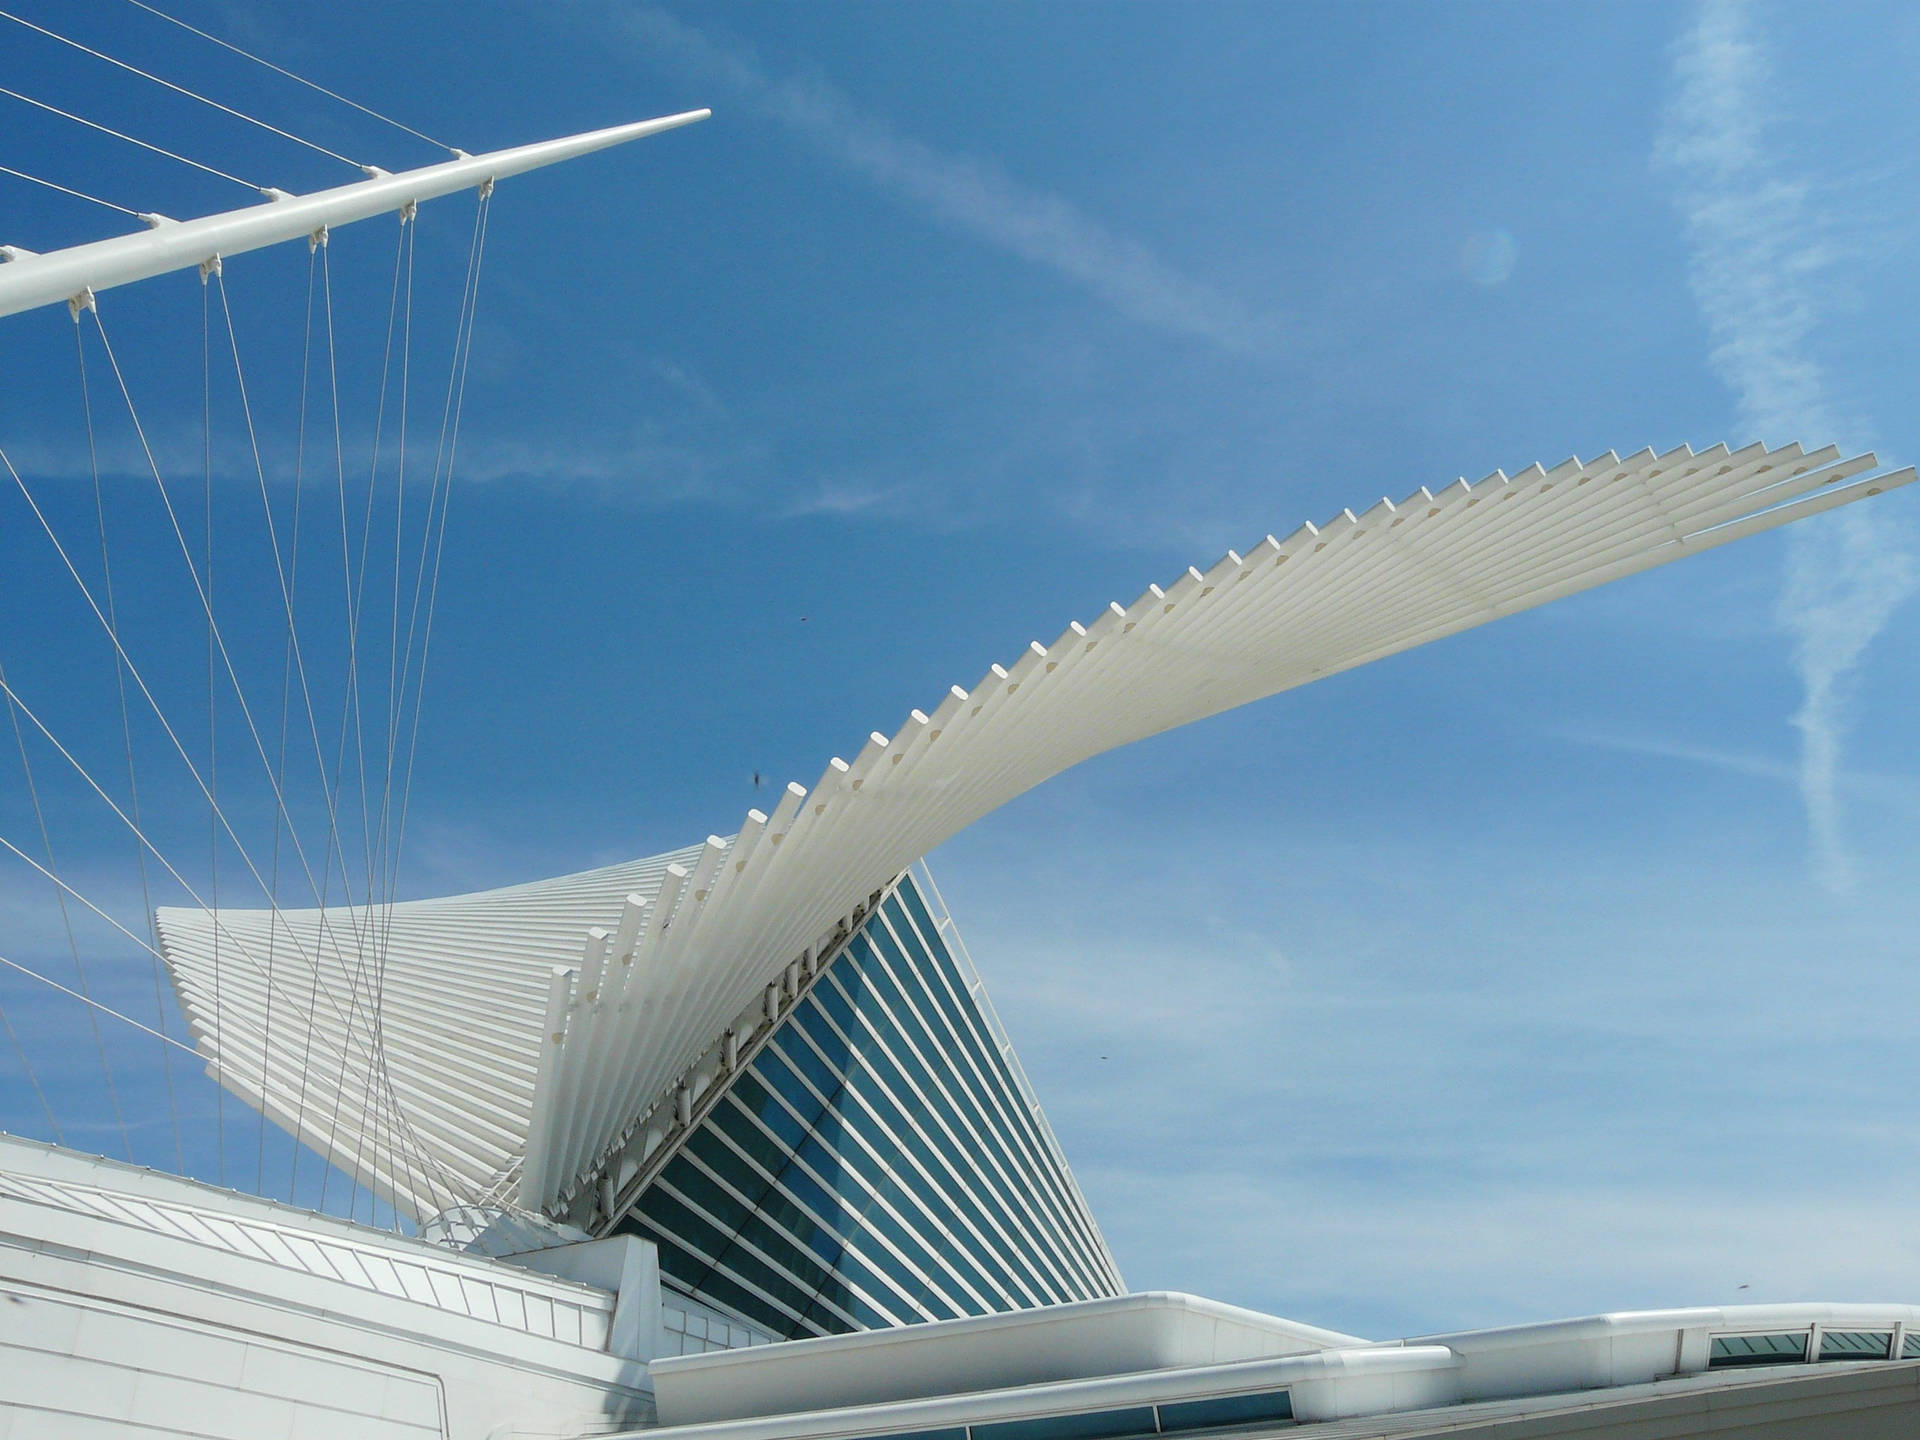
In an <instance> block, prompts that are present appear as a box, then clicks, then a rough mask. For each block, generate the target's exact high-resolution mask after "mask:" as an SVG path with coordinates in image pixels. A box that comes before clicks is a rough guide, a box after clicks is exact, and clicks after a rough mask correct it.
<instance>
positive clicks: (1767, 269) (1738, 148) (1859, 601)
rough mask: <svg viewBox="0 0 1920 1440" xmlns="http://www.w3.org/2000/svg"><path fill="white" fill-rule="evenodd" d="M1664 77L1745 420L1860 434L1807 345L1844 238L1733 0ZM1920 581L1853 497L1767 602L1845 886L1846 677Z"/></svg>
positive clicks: (1726, 359) (1702, 274)
mask: <svg viewBox="0 0 1920 1440" xmlns="http://www.w3.org/2000/svg"><path fill="white" fill-rule="evenodd" d="M1673 75H1674V81H1675V87H1676V88H1675V94H1674V98H1673V101H1672V103H1671V106H1670V108H1669V111H1668V114H1667V117H1666V123H1665V126H1664V128H1663V130H1662V133H1661V136H1660V139H1659V142H1658V145H1657V148H1656V151H1655V161H1656V163H1657V164H1658V165H1659V166H1660V167H1661V168H1662V169H1663V170H1664V171H1665V172H1666V173H1667V174H1669V175H1670V176H1671V177H1672V178H1673V179H1674V181H1675V182H1676V185H1677V188H1678V193H1677V196H1676V205H1677V206H1678V208H1679V211H1680V214H1681V217H1682V219H1683V221H1684V222H1685V225H1686V232H1687V241H1688V247H1689V251H1690V256H1689V261H1690V264H1689V270H1690V279H1691V283H1692V288H1693V293H1694V297H1695V299H1696V301H1697V302H1698V304H1699V306H1700V311H1701V314H1702V316H1703V317H1704V318H1705V320H1706V322H1707V329H1708V333H1709V335H1710V337H1711V339H1712V344H1713V352H1712V360H1713V365H1714V368H1715V369H1716V370H1717V371H1718V372H1719V374H1720V376H1721V378H1722V379H1723V380H1724V381H1725V382H1726V383H1727V385H1728V386H1729V387H1730V388H1731V389H1732V391H1733V393H1734V396H1735V398H1736V400H1737V402H1738V406H1739V414H1740V420H1741V423H1742V425H1743V426H1744V427H1745V428H1746V430H1747V433H1748V434H1750V435H1753V436H1759V437H1765V438H1767V439H1769V440H1771V441H1773V442H1776V443H1777V442H1778V441H1780V440H1782V439H1786V438H1804V439H1806V440H1807V441H1808V442H1809V443H1813V444H1824V443H1826V442H1827V441H1828V440H1833V439H1850V440H1852V441H1853V442H1854V443H1862V442H1864V441H1865V440H1866V439H1867V435H1866V433H1865V432H1866V431H1867V429H1868V427H1867V426H1866V425H1865V424H1863V423H1862V421H1861V420H1860V419H1859V418H1858V417H1856V416H1853V415H1850V414H1847V413H1845V410H1844V408H1843V407H1842V406H1841V405H1840V404H1839V403H1838V402H1837V401H1836V399H1835V397H1834V395H1833V393H1832V387H1831V385H1830V383H1829V381H1828V379H1827V376H1826V374H1825V372H1824V370H1823V368H1822V367H1821V365H1820V364H1819V362H1818V361H1817V360H1816V359H1815V358H1814V356H1813V354H1812V353H1811V352H1812V344H1813V340H1814V337H1815V334H1816V332H1817V330H1818V328H1819V326H1820V324H1821V322H1822V319H1823V318H1824V317H1823V305H1822V294H1821V284H1822V280H1823V277H1824V276H1825V275H1826V274H1827V272H1829V271H1830V270H1831V269H1832V267H1833V266H1834V265H1835V263H1836V262H1837V261H1838V260H1840V259H1842V258H1844V256H1845V254H1846V251H1845V248H1844V246H1842V245H1841V244H1840V243H1839V241H1838V239H1837V238H1836V235H1835V233H1834V232H1833V231H1832V230H1831V229H1830V228H1829V227H1828V225H1827V223H1826V217H1825V215H1824V214H1823V213H1822V212H1821V211H1820V210H1819V209H1818V208H1817V207H1816V206H1815V204H1814V202H1813V196H1812V192H1811V189H1810V187H1809V185H1808V183H1807V182H1806V181H1805V180H1804V179H1802V178H1798V177H1795V176H1793V175H1791V174H1789V173H1787V172H1786V171H1785V170H1783V169H1782V168H1781V167H1780V166H1779V165H1778V164H1777V163H1776V162H1775V160H1774V158H1773V156H1772V155H1771V154H1770V152H1769V148H1768V140H1769V131H1770V127H1771V123H1772V119H1773V117H1772V115H1771V114H1770V113H1769V111H1768V109H1767V105H1766V102H1767V98H1768V96H1769V95H1770V94H1771V93H1773V92H1772V90H1771V88H1770V85H1769V81H1770V67H1769V64H1768V60H1767V56H1766V53H1765V50H1764V48H1763V46H1762V44H1761V42H1760V41H1759V39H1758V38H1757V37H1756V36H1755V34H1754V32H1753V27H1752V24H1751V17H1750V14H1749V11H1748V8H1747V6H1746V5H1745V4H1743V3H1741V0H1706V3H1705V4H1703V5H1702V7H1701V9H1700V12H1699V18H1698V20H1697V22H1696V23H1695V25H1694V26H1693V28H1692V29H1691V30H1690V31H1688V33H1687V34H1686V35H1685V36H1684V37H1683V38H1682V40H1681V42H1680V44H1679V46H1678V47H1677V48H1676V50H1675V53H1674V65H1673ZM1916 588H1920V559H1917V558H1916V556H1915V554H1914V552H1913V549H1912V547H1911V544H1910V542H1909V541H1908V538H1907V537H1906V536H1904V535H1901V534H1899V533H1897V532H1890V531H1889V529H1888V527H1887V525H1886V522H1885V521H1884V519H1882V518H1881V517H1879V516H1875V515H1867V514H1863V513H1861V512H1859V511H1858V510H1855V509H1852V508H1849V509H1845V510H1842V511H1840V512H1838V513H1837V514H1833V515H1830V516H1827V517H1825V518H1824V519H1821V520H1816V521H1811V522H1807V523H1804V524H1801V525H1797V526H1795V527H1794V528H1793V530H1792V532H1791V536H1790V539H1789V550H1788V559H1787V578H1786V585H1785V586H1784V588H1783V589H1782V591H1781V594H1780V598H1779V601H1778V604H1777V606H1776V610H1775V614H1776V618H1777V619H1778V621H1779V624H1780V625H1781V627H1782V628H1783V629H1784V630H1785V631H1786V632H1787V634H1788V635H1789V636H1790V637H1791V638H1792V641H1793V663H1794V668H1795V669H1796V670H1797V671H1798V673H1799V676H1800V682H1801V686H1802V700H1801V704H1800V708H1799V710H1798V711H1797V712H1796V713H1795V715H1794V717H1793V724H1794V726H1795V727H1796V728H1797V729H1798V730H1799V732H1800V760H1799V766H1798V783H1799V786H1800V792H1801V796H1802V798H1803V801H1804V803H1805V805H1806V811H1807V824H1808V828H1809V831H1810V834H1811V840H1812V847H1813V865H1814V871H1815V874H1816V875H1817V877H1818V878H1819V879H1820V881H1821V883H1823V884H1824V885H1826V886H1827V887H1828V888H1830V889H1832V890H1835V891H1840V892H1844V891H1847V890H1849V889H1851V888H1852V886H1853V884H1854V866H1853V861H1852V859H1851V857H1850V856H1849V855H1848V853H1847V848H1846V844H1845V840H1844V836H1843V834H1842V829H1841V811H1840V803H1839V797H1838V784H1837V777H1838V773H1839V765H1840V753H1841V745H1842V741H1843V738H1844V736H1845V733H1846V727H1847V719H1848V715H1847V710H1848V700H1849V696H1850V691H1851V683H1852V680H1853V677H1854V674H1855V672H1856V670H1857V669H1858V667H1859V664H1860V661H1861V659H1862V658H1863V656H1864V655H1865V653H1866V650H1867V647H1868V646H1869V645H1870V644H1871V643H1872V641H1873V638H1874V637H1875V636H1876V635H1878V634H1879V633H1880V631H1881V629H1882V628H1883V627H1884V626H1885V625H1886V623H1887V621H1888V619H1889V618H1890V617H1891V616H1892V614H1893V612H1894V610H1895V609H1896V608H1897V607H1898V606H1899V604H1900V603H1901V602H1902V601H1903V600H1905V599H1906V598H1907V597H1908V596H1910V595H1911V594H1913V593H1914V591H1915V589H1916Z"/></svg>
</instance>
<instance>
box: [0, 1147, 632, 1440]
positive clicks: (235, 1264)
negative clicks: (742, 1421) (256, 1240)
mask: <svg viewBox="0 0 1920 1440" xmlns="http://www.w3.org/2000/svg"><path fill="white" fill-rule="evenodd" d="M23 1171H28V1172H31V1173H26V1174H23V1173H22V1172H23ZM28 1182H31V1183H28ZM114 1182H118V1188H116V1185H115V1183H114ZM82 1200H85V1201H86V1202H87V1203H85V1204H82V1203H80V1202H81V1201H82ZM114 1214H117V1216H118V1218H109V1217H110V1215H114ZM267 1231H273V1232H274V1233H276V1234H278V1235H279V1236H280V1237H281V1243H284V1244H286V1245H287V1246H288V1251H287V1255H286V1256H282V1257H281V1258H274V1252H272V1251H269V1250H262V1249H257V1248H251V1245H250V1242H249V1241H248V1236H250V1235H258V1234H261V1233H265V1232H267ZM303 1231H304V1232H305V1233H304V1234H303ZM190 1234H199V1235H200V1237H201V1238H197V1239H195V1238H188V1237H189V1235H190ZM322 1242H324V1243H322ZM289 1256H291V1257H297V1258H298V1261H299V1263H296V1260H295V1258H288V1257H289ZM316 1257H317V1259H316ZM343 1257H344V1258H343ZM349 1260H351V1262H352V1263H351V1267H350V1269H349V1270H348V1272H347V1274H342V1273H338V1272H337V1271H336V1269H335V1268H334V1267H335V1266H336V1265H346V1264H348V1261H349ZM372 1260H385V1261H387V1262H388V1263H389V1264H390V1265H392V1266H394V1267H396V1269H397V1268H399V1267H405V1266H409V1265H413V1266H418V1267H419V1268H420V1269H421V1271H422V1273H427V1274H431V1275H433V1276H435V1277H438V1281H437V1283H432V1284H429V1285H428V1286H427V1287H426V1288H425V1289H424V1290H419V1289H416V1291H415V1292H414V1293H408V1292H407V1291H406V1290H405V1288H404V1287H400V1288H401V1293H389V1289H388V1288H387V1287H384V1286H381V1285H376V1284H374V1283H372V1279H371V1276H372V1275H373V1274H382V1275H384V1273H385V1272H383V1271H381V1270H380V1267H379V1266H378V1265H377V1264H367V1263H362V1262H363V1261H372ZM323 1272H324V1273H323ZM509 1295H511V1296H514V1297H519V1298H518V1301H517V1303H514V1304H508V1303H504V1302H503V1300H502V1298H501V1297H504V1296H509ZM613 1307H614V1297H613V1296H612V1295H609V1294H607V1293H605V1292H604V1291H601V1290H597V1289H594V1288H592V1287H589V1286H585V1285H580V1284H577V1283H574V1282H571V1281H568V1280H563V1279H556V1278H550V1277H548V1276H544V1275H539V1274H534V1273H532V1272H530V1271H527V1270H521V1269H514V1268H512V1267H509V1266H506V1265H503V1264H501V1263H499V1262H496V1261H490V1260H479V1259H472V1258H469V1257H466V1256H462V1255H458V1254H455V1253H453V1252H450V1251H444V1250H440V1249H438V1248H436V1247H433V1246H429V1245H425V1244H422V1243H421V1242H417V1241H412V1240H408V1239H406V1238H405V1237H398V1236H391V1235H385V1234H382V1233H380V1232H376V1231H370V1230H366V1229H364V1227H357V1226H351V1225H348V1224H346V1223H345V1222H342V1221H338V1220H332V1219H328V1218H327V1217H321V1216H303V1214H302V1212H299V1211H295V1210H292V1209H290V1208H288V1207H285V1206H278V1205H273V1204H271V1203H269V1202H266V1201H260V1200H255V1199H252V1198H251V1197H247V1196H239V1195H234V1194H232V1193H231V1192H223V1191H214V1190H210V1189H209V1188H208V1187H205V1186H199V1185H195V1184H193V1183H191V1182H188V1181H181V1180H177V1179H175V1178H173V1177H171V1176H163V1175H157V1174H153V1173H150V1172H141V1171H135V1170H132V1169H131V1167H126V1166H117V1165H114V1164H112V1163H111V1162H105V1161H98V1160H93V1159H91V1158H89V1157H81V1156H74V1155H71V1154H70V1153H69V1152H62V1151H57V1150H52V1149H51V1148H50V1147H44V1146H27V1145H26V1144H25V1142H18V1141H13V1140H7V1139H0V1437H5V1440H14V1437H17V1436H40V1435H48V1436H61V1437H66V1436H80V1437H86V1436H93V1435H116V1436H118V1435H126V1436H160V1435H182V1436H185V1435H193V1436H202V1437H223V1440H224V1437H233V1440H295V1437H306V1436H316V1437H317V1436H329V1437H348V1440H352V1437H360V1436H366V1437H370V1440H389V1437H392V1440H399V1437H403V1436H405V1437H420V1436H444V1437H448V1440H510V1437H520V1436H524V1437H558V1436H580V1435H591V1434H595V1433H601V1432H605V1431H608V1430H613V1429H618V1428H625V1427H631V1426H633V1425H638V1424H645V1423H648V1422H650V1421H651V1420H652V1419H653V1405H652V1397H651V1394H650V1389H651V1387H650V1386H649V1384H648V1380H647V1374H646V1366H645V1363H644V1361H642V1360H640V1359H637V1358H624V1357H621V1356H616V1355H612V1354H609V1353H608V1352H607V1351H606V1349H605V1348H604V1344H605V1337H606V1334H607V1324H606V1322H607V1321H608V1320H609V1319H610V1317H611V1316H612V1314H613ZM570 1312H571V1313H574V1314H578V1315H580V1316H587V1315H598V1316H599V1317H600V1323H599V1325H598V1327H597V1329H593V1327H586V1328H588V1329H590V1330H592V1337H591V1338H592V1340H593V1343H581V1338H582V1329H583V1327H582V1325H580V1324H579V1323H575V1324H574V1325H573V1326H572V1327H571V1330H570V1332H569V1331H568V1330H567V1329H566V1327H555V1326H554V1325H553V1323H552V1317H553V1316H554V1315H565V1314H568V1313H570ZM530 1317H531V1319H530ZM556 1328H559V1329H560V1330H561V1331H562V1333H563V1334H568V1333H570V1334H571V1336H572V1337H573V1338H556V1336H555V1334H554V1333H553V1331H554V1329H556Z"/></svg>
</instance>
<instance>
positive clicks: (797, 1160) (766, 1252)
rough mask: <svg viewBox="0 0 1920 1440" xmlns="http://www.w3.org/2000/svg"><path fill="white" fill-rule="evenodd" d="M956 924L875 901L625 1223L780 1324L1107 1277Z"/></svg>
mask: <svg viewBox="0 0 1920 1440" xmlns="http://www.w3.org/2000/svg"><path fill="white" fill-rule="evenodd" d="M950 937H951V921H947V920H945V918H944V916H941V917H940V918H939V919H936V915H935V912H934V910H933V909H932V908H931V907H930V906H929V905H928V902H927V897H926V895H925V894H924V893H923V892H922V889H921V887H920V886H919V885H917V884H916V883H915V882H914V880H913V878H912V877H911V876H908V877H905V878H903V879H902V880H901V881H900V882H899V884H898V885H897V886H896V888H895V889H894V891H893V892H892V893H891V894H889V895H888V896H887V898H886V899H885V900H884V901H883V902H882V903H881V904H880V905H879V906H878V907H877V908H876V909H875V910H874V911H873V913H872V914H871V915H870V916H868V918H867V919H866V921H865V922H864V923H863V924H862V925H861V927H860V929H859V930H858V931H856V932H855V934H854V935H853V937H852V938H851V939H850V940H849V941H848V943H847V944H846V945H845V946H844V947H843V948H842V949H841V951H840V953H839V954H838V955H837V956H836V957H835V958H834V959H833V960H832V961H831V962H830V963H829V964H828V965H827V966H825V967H824V969H823V970H822V972H821V974H820V976H819V978H818V979H817V980H816V981H815V982H814V984H813V985H812V987H811V988H810V989H809V990H808V992H807V993H806V995H805V996H804V997H803V998H802V999H801V1000H800V1001H799V1003H798V1004H796V1005H795V1007H794V1009H793V1010H792V1012H791V1013H790V1014H789V1015H788V1016H787V1018H786V1019H785V1020H784V1021H783V1022H782V1023H781V1024H780V1026H779V1027H778V1028H776V1029H775V1031H774V1032H773V1034H772V1035H771V1036H770V1037H769V1038H768V1040H767V1043H766V1044H765V1045H764V1046H763V1047H762V1048H761V1049H760V1051H759V1052H758V1053H757V1054H756V1055H754V1056H753V1057H752V1059H751V1061H750V1062H749V1063H748V1064H746V1065H745V1066H743V1067H742V1069H741V1071H740V1072H739V1073H738V1075H737V1076H736V1078H735V1079H734V1081H733V1084H732V1085H731V1087H730V1089H729V1090H728V1093H727V1094H726V1095H724V1096H723V1097H722V1098H721V1100H720V1101H719V1103H718V1104H717V1105H716V1106H715V1107H714V1109H713V1110H712V1111H711V1113H710V1114H709V1115H708V1116H707V1117H706V1119H705V1120H704V1121H703V1122H701V1123H700V1124H699V1125H698V1126H696V1127H695V1129H694V1130H693V1132H692V1133H691V1134H690V1135H689V1136H688V1137H687V1139H686V1141H685V1143H684V1144H682V1146H681V1147H680V1149H679V1151H678V1153H677V1154H675V1155H674V1157H673V1158H672V1159H671V1160H669V1161H668V1163H667V1164H666V1165H665V1166H664V1167H663V1168H662V1170H661V1172H660V1174H659V1175H658V1177H657V1178H656V1179H655V1180H654V1181H653V1183H652V1184H650V1185H649V1186H648V1187H647V1188H646V1190H644V1191H643V1192H642V1193H641V1196H640V1198H639V1200H638V1201H637V1202H635V1205H634V1207H633V1209H632V1210H631V1211H630V1212H629V1214H628V1215H627V1217H626V1219H625V1220H624V1221H623V1222H622V1224H621V1227H620V1228H621V1229H624V1230H630V1231H632V1232H635V1233H638V1234H642V1235H645V1236H647V1237H648V1238H649V1239H652V1240H653V1241H655V1242H656V1243H657V1244H658V1245H659V1247H660V1264H661V1269H662V1271H663V1272H664V1274H665V1276H666V1278H667V1279H668V1281H669V1282H670V1283H672V1284H675V1285H677V1286H679V1287H681V1288H683V1289H685V1290H686V1291H688V1292H689V1293H691V1294H693V1295H695V1296H697V1297H699V1298H701V1299H703V1300H706V1301H708V1302H709V1303H711V1304H715V1305H718V1306H719V1307H721V1308H722V1309H724V1310H728V1311H731V1312H733V1313H735V1314H737V1315H738V1316H740V1317H741V1318H743V1319H745V1320H748V1321H751V1322H752V1323H754V1324H756V1325H760V1326H763V1327H765V1328H767V1329H770V1330H772V1331H773V1332H774V1333H775V1334H777V1335H781V1336H786V1337H790V1338H799V1337H803V1336H808V1335H826V1334H836V1333H839V1332H843V1331H848V1330H861V1329H872V1328H877V1327H882V1326H891V1325H902V1324H912V1323H915V1322H918V1321H923V1320H944V1319H951V1318H954V1317H956V1316H962V1315H982V1314H987V1313H990V1312H996V1311H1005V1310H1016V1309H1024V1308H1027V1307H1030V1306H1035V1305H1050V1304H1057V1303H1060V1302H1063V1301H1069V1300H1087V1299H1093V1298H1096V1297H1100V1296H1108V1295H1116V1294H1119V1293H1121V1292H1122V1286H1121V1283H1120V1277H1119V1274H1118V1271H1117V1270H1116V1269H1115V1266H1114V1263H1113V1259H1112V1256H1111V1255H1110V1253H1109V1252H1108V1250H1107V1247H1106V1242H1105V1241H1104V1240H1103V1239H1102V1238H1101V1236H1100V1232H1099V1229H1098V1227H1097V1226H1096V1225H1095V1224H1094V1221H1093V1217H1092V1215H1091V1214H1090V1213H1089V1212H1088V1210H1087V1205H1086V1202H1085V1200H1084V1199H1083V1198H1082V1197H1081V1194H1080V1190H1079V1187H1078V1186H1077V1185H1076V1184H1075V1183H1074V1180H1073V1177H1072V1175H1071V1173H1070V1172H1069V1171H1068V1169H1067V1166H1066V1163H1065V1161H1064V1160H1063V1159H1062V1158H1061V1156H1060V1153H1059V1150H1058V1148H1057V1146H1056V1145H1055V1144H1054V1142H1053V1137H1052V1133H1051V1131H1050V1130H1049V1129H1048V1127H1047V1126H1046V1123H1045V1121H1044V1120H1043V1119H1042V1118H1041V1117H1040V1116H1039V1115H1038V1113H1037V1110H1036V1108H1035V1107H1034V1106H1033V1105H1032V1103H1031V1101H1030V1099H1029V1098H1028V1094H1027V1091H1026V1088H1025V1085H1024V1083H1023V1082H1022V1080H1021V1078H1020V1077H1019V1076H1018V1075H1017V1073H1016V1066H1015V1062H1013V1061H1012V1058H1011V1054H1010V1052H1007V1051H1005V1050H1003V1048H1002V1042H1001V1041H1000V1040H998V1039H996V1036H997V1035H998V1033H999V1032H998V1026H997V1024H996V1023H995V1022H994V1021H993V1019H992V1016H991V1012H990V1010H989V1008H988V1007H987V1005H986V1000H985V996H984V994H983V993H982V991H981V989H980V985H979V980H978V977H977V976H975V975H974V974H973V970H972V966H971V964H970V963H968V961H967V960H966V957H965V954H964V951H961V950H960V949H959V947H958V945H957V944H954V945H950V944H949V943H948V942H949V939H950Z"/></svg>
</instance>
